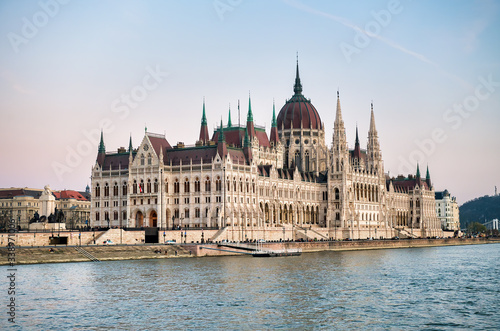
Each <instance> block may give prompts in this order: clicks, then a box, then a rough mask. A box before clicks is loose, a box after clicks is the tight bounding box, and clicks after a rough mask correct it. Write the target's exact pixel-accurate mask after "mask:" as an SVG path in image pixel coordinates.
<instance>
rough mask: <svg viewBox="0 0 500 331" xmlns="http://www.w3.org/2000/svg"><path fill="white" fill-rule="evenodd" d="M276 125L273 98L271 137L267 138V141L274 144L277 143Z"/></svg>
mask: <svg viewBox="0 0 500 331" xmlns="http://www.w3.org/2000/svg"><path fill="white" fill-rule="evenodd" d="M278 140H279V138H278V126H277V124H276V110H275V106H274V100H273V119H272V121H271V138H270V139H269V141H270V142H271V144H274V145H276V144H277V143H278Z"/></svg>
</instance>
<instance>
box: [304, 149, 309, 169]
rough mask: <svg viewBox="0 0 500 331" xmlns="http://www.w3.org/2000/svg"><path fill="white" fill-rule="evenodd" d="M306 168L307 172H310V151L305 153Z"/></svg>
mask: <svg viewBox="0 0 500 331" xmlns="http://www.w3.org/2000/svg"><path fill="white" fill-rule="evenodd" d="M305 166H306V172H309V151H306V153H305Z"/></svg>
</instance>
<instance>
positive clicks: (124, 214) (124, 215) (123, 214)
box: [122, 211, 127, 221]
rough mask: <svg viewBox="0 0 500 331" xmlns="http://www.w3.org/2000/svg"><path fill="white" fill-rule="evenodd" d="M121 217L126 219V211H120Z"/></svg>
mask: <svg viewBox="0 0 500 331" xmlns="http://www.w3.org/2000/svg"><path fill="white" fill-rule="evenodd" d="M122 219H123V220H124V221H125V220H126V219H127V212H126V211H123V212H122Z"/></svg>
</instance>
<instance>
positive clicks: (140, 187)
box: [139, 179, 144, 193]
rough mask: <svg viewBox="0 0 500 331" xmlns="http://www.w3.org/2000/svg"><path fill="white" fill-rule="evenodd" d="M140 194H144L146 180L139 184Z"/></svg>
mask: <svg viewBox="0 0 500 331" xmlns="http://www.w3.org/2000/svg"><path fill="white" fill-rule="evenodd" d="M139 193H144V180H143V179H141V183H140V184H139Z"/></svg>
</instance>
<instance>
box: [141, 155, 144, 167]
mask: <svg viewBox="0 0 500 331" xmlns="http://www.w3.org/2000/svg"><path fill="white" fill-rule="evenodd" d="M141 165H144V155H142V154H141Z"/></svg>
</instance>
